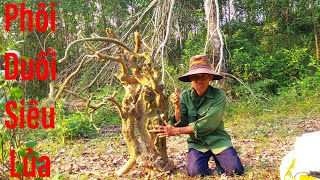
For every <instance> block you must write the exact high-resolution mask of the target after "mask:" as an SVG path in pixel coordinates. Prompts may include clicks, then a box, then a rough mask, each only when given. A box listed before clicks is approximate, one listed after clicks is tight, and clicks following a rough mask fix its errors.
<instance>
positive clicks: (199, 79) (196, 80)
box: [189, 74, 211, 96]
mask: <svg viewBox="0 0 320 180" xmlns="http://www.w3.org/2000/svg"><path fill="white" fill-rule="evenodd" d="M189 78H190V80H191V84H192V86H193V88H194V89H195V90H196V92H197V93H198V95H199V96H203V95H204V94H205V92H206V91H207V89H208V86H209V83H210V81H211V78H210V75H209V74H194V75H191V76H190V77H189Z"/></svg>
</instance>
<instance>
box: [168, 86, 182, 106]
mask: <svg viewBox="0 0 320 180" xmlns="http://www.w3.org/2000/svg"><path fill="white" fill-rule="evenodd" d="M170 100H171V102H172V104H174V105H175V106H176V107H180V93H179V90H178V88H175V89H174V93H172V94H170Z"/></svg>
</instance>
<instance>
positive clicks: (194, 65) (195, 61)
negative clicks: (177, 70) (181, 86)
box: [178, 55, 223, 82]
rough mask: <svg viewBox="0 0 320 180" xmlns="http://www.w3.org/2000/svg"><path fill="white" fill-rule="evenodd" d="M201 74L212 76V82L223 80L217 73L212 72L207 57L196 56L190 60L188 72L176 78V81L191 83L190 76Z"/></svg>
mask: <svg viewBox="0 0 320 180" xmlns="http://www.w3.org/2000/svg"><path fill="white" fill-rule="evenodd" d="M201 73H205V74H211V75H213V77H212V80H219V79H222V78H223V76H221V75H220V74H219V73H217V72H215V71H213V70H212V68H211V64H210V60H209V58H208V57H207V56H205V55H196V56H193V57H191V58H190V62H189V72H187V73H186V74H184V75H182V76H180V77H178V79H179V80H180V81H183V82H191V81H190V78H189V76H190V75H194V74H201Z"/></svg>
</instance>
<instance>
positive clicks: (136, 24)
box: [121, 0, 158, 41]
mask: <svg viewBox="0 0 320 180" xmlns="http://www.w3.org/2000/svg"><path fill="white" fill-rule="evenodd" d="M157 1H158V0H153V1H152V2H151V3H150V4H149V5H148V7H147V8H146V9H145V11H144V12H143V13H142V15H141V16H140V17H139V18H138V20H137V21H135V23H134V24H133V25H132V26H131V28H130V29H129V31H128V32H126V34H125V35H123V36H122V38H121V41H125V40H126V39H127V38H128V36H129V34H130V33H131V32H132V31H133V30H134V29H136V28H137V26H138V25H139V24H140V23H141V21H142V20H143V19H144V17H145V16H146V15H147V13H148V12H149V11H150V10H151V9H152V7H153V6H154V5H155V4H156V2H157Z"/></svg>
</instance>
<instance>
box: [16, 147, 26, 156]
mask: <svg viewBox="0 0 320 180" xmlns="http://www.w3.org/2000/svg"><path fill="white" fill-rule="evenodd" d="M18 154H19V155H20V156H21V157H24V156H26V155H27V154H28V152H27V150H26V148H24V147H20V148H19V150H18Z"/></svg>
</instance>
